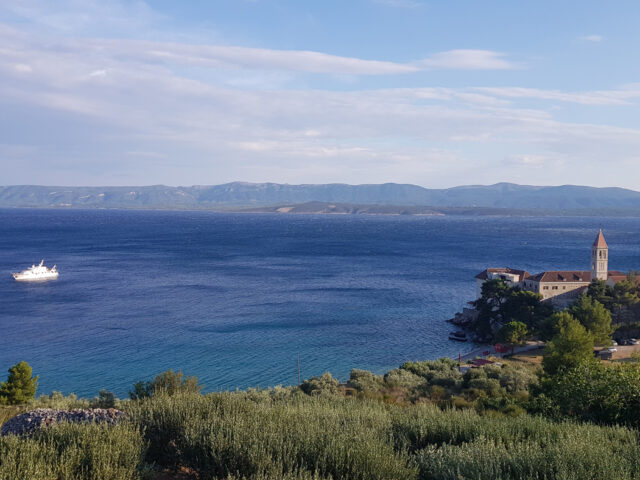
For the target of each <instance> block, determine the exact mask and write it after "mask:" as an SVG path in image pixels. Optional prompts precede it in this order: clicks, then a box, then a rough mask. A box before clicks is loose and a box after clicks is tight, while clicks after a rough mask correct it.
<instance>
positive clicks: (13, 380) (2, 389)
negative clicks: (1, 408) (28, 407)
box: [0, 362, 38, 405]
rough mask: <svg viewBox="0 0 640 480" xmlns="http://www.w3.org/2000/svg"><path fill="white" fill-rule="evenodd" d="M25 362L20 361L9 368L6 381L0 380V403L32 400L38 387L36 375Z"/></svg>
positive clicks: (18, 402) (14, 403)
mask: <svg viewBox="0 0 640 480" xmlns="http://www.w3.org/2000/svg"><path fill="white" fill-rule="evenodd" d="M32 373H33V371H32V369H31V367H30V366H29V364H28V363H27V362H20V363H17V364H15V365H14V366H13V367H11V368H10V369H9V377H8V378H7V381H6V382H0V405H3V404H4V405H21V404H24V403H27V402H29V401H30V400H33V399H34V398H35V396H36V390H37V389H38V377H37V376H36V377H32V376H31V375H32Z"/></svg>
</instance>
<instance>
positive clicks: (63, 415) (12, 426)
mask: <svg viewBox="0 0 640 480" xmlns="http://www.w3.org/2000/svg"><path fill="white" fill-rule="evenodd" d="M124 417H125V413H124V412H122V411H120V410H116V409H115V408H90V409H74V410H55V409H52V408H36V409H35V410H31V411H29V412H26V413H22V414H20V415H18V416H16V417H13V418H12V419H10V420H8V421H7V422H6V423H5V424H3V425H2V428H0V436H4V435H30V434H32V433H34V432H36V431H37V430H40V429H42V428H44V427H47V426H49V425H54V424H56V423H60V422H68V423H106V424H109V425H115V424H116V423H118V422H119V421H121V420H122V419H123V418H124Z"/></svg>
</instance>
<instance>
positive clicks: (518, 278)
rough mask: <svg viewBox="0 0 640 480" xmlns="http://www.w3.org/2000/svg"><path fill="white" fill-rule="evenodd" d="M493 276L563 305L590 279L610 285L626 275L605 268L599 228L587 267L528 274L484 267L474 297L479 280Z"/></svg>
mask: <svg viewBox="0 0 640 480" xmlns="http://www.w3.org/2000/svg"><path fill="white" fill-rule="evenodd" d="M496 278H500V279H503V280H504V281H505V282H506V283H507V284H508V285H510V286H512V287H519V288H521V289H522V290H528V291H530V292H535V293H539V294H540V295H542V300H543V301H550V302H551V303H553V304H554V305H556V306H558V307H566V306H568V305H569V304H571V303H572V302H573V301H574V300H575V299H576V298H577V297H579V296H580V295H581V294H582V292H584V291H585V290H586V289H587V287H588V286H589V284H590V283H591V280H592V279H600V280H605V281H606V282H607V284H609V285H611V286H613V285H615V284H616V283H618V282H619V281H621V280H625V279H626V278H627V276H626V274H624V273H622V272H618V271H615V270H612V271H610V270H609V247H608V246H607V242H606V241H605V239H604V235H603V234H602V229H600V232H598V236H597V237H596V239H595V241H594V242H593V245H592V246H591V270H584V271H582V270H579V271H578V270H575V271H574V270H571V271H548V272H541V273H538V274H536V275H531V274H529V273H528V272H525V271H524V270H516V269H512V268H488V269H486V270H485V271H483V272H481V273H479V274H478V275H476V286H477V290H478V297H479V296H480V289H481V288H482V284H483V283H484V282H486V281H487V280H492V279H496Z"/></svg>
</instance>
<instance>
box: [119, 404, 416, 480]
mask: <svg viewBox="0 0 640 480" xmlns="http://www.w3.org/2000/svg"><path fill="white" fill-rule="evenodd" d="M128 409H129V413H130V415H131V418H132V420H133V421H135V422H137V423H138V424H139V425H140V426H141V428H144V432H145V436H146V438H147V439H148V441H149V445H150V458H149V459H150V460H153V461H156V462H158V463H160V464H163V465H165V466H176V465H187V466H190V467H192V468H194V469H196V470H197V471H198V472H200V474H201V475H202V476H203V478H225V477H226V476H228V475H235V476H236V477H242V476H245V477H248V478H254V477H255V478H262V477H259V476H260V475H262V476H264V477H269V476H272V477H273V478H280V477H278V475H280V476H282V475H285V474H290V475H294V474H296V475H297V474H299V473H300V472H302V471H306V472H307V473H315V474H318V475H319V476H321V477H323V478H324V477H331V478H334V479H347V478H348V479H363V480H364V479H372V480H375V479H381V480H382V479H400V478H401V479H411V478H415V475H416V472H415V470H413V469H412V468H410V467H408V466H407V463H408V458H406V457H404V456H403V455H402V454H398V453H396V452H395V451H394V449H393V445H392V443H390V442H389V434H390V425H391V423H390V417H389V414H388V411H387V410H386V408H385V407H384V405H383V404H380V403H378V402H365V401H352V400H346V399H343V398H340V397H335V398H332V397H323V396H311V397H309V396H291V397H289V398H288V399H286V400H278V401H273V400H270V399H267V400H265V401H262V402H260V401H256V400H255V398H247V397H246V396H245V394H243V393H235V394H230V393H220V394H211V395H206V396H197V395H185V396H174V397H158V398H152V399H150V400H146V401H144V402H132V403H131V404H130V405H128ZM256 476H258V477H256Z"/></svg>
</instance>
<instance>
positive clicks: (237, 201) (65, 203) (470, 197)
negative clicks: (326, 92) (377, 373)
mask: <svg viewBox="0 0 640 480" xmlns="http://www.w3.org/2000/svg"><path fill="white" fill-rule="evenodd" d="M313 202H320V203H328V204H333V203H340V204H347V205H351V207H348V206H347V207H341V208H346V209H347V210H348V209H349V208H351V209H353V206H363V205H370V206H371V205H377V206H384V205H387V206H390V205H393V206H395V207H403V206H404V207H409V206H412V207H418V206H419V207H483V208H491V209H495V208H497V209H505V208H506V209H543V210H554V211H556V210H573V209H582V210H589V209H623V210H624V211H627V210H628V211H635V209H640V192H637V191H634V190H627V189H623V188H594V187H582V186H574V185H563V186H558V187H536V186H528V185H516V184H511V183H498V184H495V185H488V186H484V185H470V186H461V187H453V188H446V189H428V188H423V187H419V186H417V185H408V184H395V183H385V184H379V185H346V184H319V185H286V184H277V183H244V182H234V183H227V184H224V185H214V186H192V187H167V186H163V185H154V186H147V187H46V186H33V185H19V186H7V187H0V207H75V208H180V209H221V210H230V209H232V210H238V209H242V208H247V207H253V208H254V209H255V207H278V208H287V206H291V205H298V204H310V203H313ZM283 206H284V207H283ZM324 208H326V207H324ZM405 210H406V209H405ZM436 210H437V209H436ZM436 210H433V212H435V211H436ZM423 211H424V213H422V214H428V213H430V212H431V210H428V209H422V210H420V212H423ZM342 213H349V212H347V211H345V212H342ZM351 213H353V212H351ZM372 213H373V212H372Z"/></svg>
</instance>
